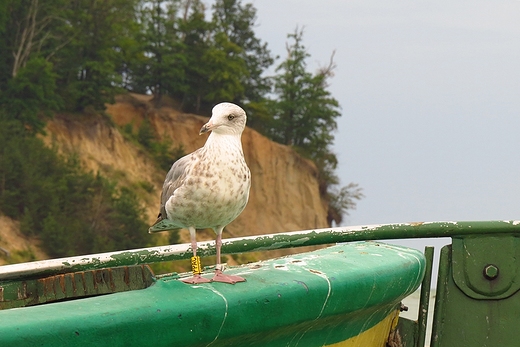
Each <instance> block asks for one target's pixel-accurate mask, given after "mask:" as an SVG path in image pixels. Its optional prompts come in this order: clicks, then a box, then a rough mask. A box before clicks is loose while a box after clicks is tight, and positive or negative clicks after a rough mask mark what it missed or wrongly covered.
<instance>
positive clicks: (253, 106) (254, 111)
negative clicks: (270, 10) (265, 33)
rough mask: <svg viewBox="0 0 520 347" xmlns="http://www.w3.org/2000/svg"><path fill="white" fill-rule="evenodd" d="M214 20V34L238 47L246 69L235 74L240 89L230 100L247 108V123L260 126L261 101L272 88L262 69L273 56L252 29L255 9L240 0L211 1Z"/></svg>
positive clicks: (261, 118)
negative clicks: (223, 36) (238, 93)
mask: <svg viewBox="0 0 520 347" xmlns="http://www.w3.org/2000/svg"><path fill="white" fill-rule="evenodd" d="M213 23H214V26H215V30H216V32H217V35H219V34H220V35H225V36H226V37H227V38H228V40H229V41H230V42H231V43H233V44H235V45H236V46H238V47H240V48H241V50H240V51H239V52H237V54H238V55H239V57H240V58H241V59H242V60H243V61H244V64H245V69H246V72H245V73H243V74H241V75H239V76H238V77H239V78H240V83H241V84H242V86H243V93H241V94H240V95H237V96H236V97H235V99H230V101H233V102H236V103H240V104H243V105H244V107H245V108H246V111H248V124H249V126H252V127H255V128H258V129H259V130H262V120H263V117H262V116H261V115H262V112H261V110H262V109H263V108H262V105H263V103H264V101H265V96H266V95H267V93H269V91H270V90H271V83H270V79H269V78H268V77H265V76H264V72H265V71H266V70H267V69H268V68H269V67H270V66H271V65H272V64H273V62H274V60H273V57H272V56H271V53H270V51H269V49H268V48H267V43H263V42H262V41H261V40H260V39H259V38H258V37H257V36H256V34H255V32H254V27H255V23H256V9H255V8H254V7H253V5H252V4H245V5H244V4H242V2H241V1H240V0H217V1H216V2H215V4H214V5H213ZM264 114H265V113H264Z"/></svg>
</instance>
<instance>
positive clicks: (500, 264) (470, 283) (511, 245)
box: [452, 235, 520, 299]
mask: <svg viewBox="0 0 520 347" xmlns="http://www.w3.org/2000/svg"><path fill="white" fill-rule="evenodd" d="M452 249H453V254H452V259H453V264H452V265H453V279H454V281H455V283H456V284H457V286H458V287H459V288H460V289H461V290H462V291H463V292H464V293H465V294H466V295H468V296H469V297H471V298H474V299H489V298H493V299H504V298H507V297H509V296H511V295H512V294H513V293H515V292H517V291H518V290H519V289H520V238H518V236H515V235H496V236H479V237H476V236H473V237H464V238H454V239H453V248H452Z"/></svg>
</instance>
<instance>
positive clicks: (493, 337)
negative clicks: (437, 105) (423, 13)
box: [0, 221, 520, 347]
mask: <svg viewBox="0 0 520 347" xmlns="http://www.w3.org/2000/svg"><path fill="white" fill-rule="evenodd" d="M519 235H520V222H519V221H496V222H434V223H407V224H387V225H376V226H362V227H346V228H330V229H320V230H308V231H298V232H291V233H283V234H272V235H262V236H254V237H245V238H236V239H227V240H224V243H223V246H222V251H223V253H228V254H230V253H241V252H250V251H262V250H273V249H281V248H289V247H299V246H309V245H324V244H335V245H333V246H330V247H327V248H324V249H320V250H317V251H313V252H308V253H301V254H296V255H291V256H286V257H281V258H277V259H271V260H266V261H260V262H256V263H251V264H245V265H241V266H236V267H231V268H228V269H227V270H226V272H227V273H230V274H234V275H240V276H242V277H244V278H246V280H247V281H246V282H242V283H237V284H235V285H230V284H225V283H203V284H197V285H189V284H185V283H183V282H181V281H179V280H178V279H179V278H182V277H184V276H189V275H190V274H168V275H157V276H156V275H154V274H153V273H152V271H151V270H150V268H149V267H148V266H147V264H150V263H154V262H160V261H171V260H177V259H189V258H190V256H191V249H190V246H189V245H188V244H183V245H172V246H165V247H155V248H146V249H138V250H129V251H122V252H113V253H103V254H95V255H87V256H79V257H72V258H63V259H52V260H46V261H38V262H32V263H24V264H15V265H6V266H1V267H0V346H364V347H372V346H374V347H375V346H377V347H384V346H390V347H396V346H404V347H408V346H414V347H419V346H424V344H425V336H426V325H427V314H428V308H429V301H428V298H429V296H430V295H429V294H430V283H431V270H432V264H433V248H432V247H426V249H425V252H424V253H422V252H420V251H417V250H414V249H410V248H407V247H402V246H395V245H390V244H386V243H383V242H380V241H377V242H376V241H374V240H385V239H402V238H433V237H451V238H452V244H450V245H448V246H445V247H443V249H442V250H441V257H440V260H439V276H438V286H437V294H436V295H437V296H436V301H435V310H434V318H433V322H432V324H433V328H432V330H433V332H432V337H431V344H430V346H432V347H434V346H442V347H444V346H517V345H518V341H517V340H518V338H517V337H516V325H517V323H518V319H519V317H520V316H519V315H518V312H520V307H519V306H520V294H518V291H519V289H520V280H518V276H517V274H518V273H519V272H520V270H519V267H518V266H517V263H516V262H517V259H520V254H519V252H520V245H519V243H518V236H519ZM199 246H200V252H199V253H200V255H201V256H206V255H211V254H214V252H215V245H214V242H200V243H199ZM211 272H212V269H211V268H207V269H206V270H205V272H204V273H207V275H208V276H211ZM203 276H205V275H204V274H203ZM421 284H422V285H421ZM419 286H421V299H420V304H419V312H418V320H417V321H412V320H409V319H406V318H403V317H401V316H400V312H401V310H403V309H405V308H404V306H403V305H402V304H401V301H402V300H403V299H404V298H406V297H407V296H409V295H410V294H412V293H413V292H414V291H415V290H416V289H417V288H418V287H419Z"/></svg>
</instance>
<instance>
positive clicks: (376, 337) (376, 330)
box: [327, 310, 399, 347]
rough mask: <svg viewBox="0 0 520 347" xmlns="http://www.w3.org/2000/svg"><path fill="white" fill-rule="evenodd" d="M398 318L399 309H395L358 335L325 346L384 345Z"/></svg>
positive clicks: (377, 346)
mask: <svg viewBox="0 0 520 347" xmlns="http://www.w3.org/2000/svg"><path fill="white" fill-rule="evenodd" d="M398 320H399V310H396V311H394V312H392V313H391V314H389V315H388V316H386V318H384V319H383V320H382V321H381V322H379V323H377V324H376V325H374V326H373V327H372V328H370V329H368V330H365V331H363V332H362V333H360V334H359V335H357V336H354V337H351V338H350V339H348V340H345V341H342V342H337V343H334V344H332V345H327V347H360V346H363V347H384V346H385V345H386V341H387V340H388V335H389V334H390V331H391V330H393V329H395V327H396V326H397V321H398Z"/></svg>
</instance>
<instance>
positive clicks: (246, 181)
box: [155, 103, 251, 283]
mask: <svg viewBox="0 0 520 347" xmlns="http://www.w3.org/2000/svg"><path fill="white" fill-rule="evenodd" d="M246 120H247V117H246V113H245V112H244V110H243V109H242V108H240V107H238V106H237V105H234V104H232V103H221V104H218V105H217V106H215V107H214V108H213V112H212V116H211V118H210V120H209V122H208V123H206V124H205V125H204V126H203V127H202V129H201V131H200V134H202V133H206V132H208V131H211V134H210V135H209V137H208V139H207V141H206V143H205V145H204V147H202V148H200V149H198V150H196V151H195V152H193V153H191V154H188V155H186V156H184V157H182V158H181V159H179V160H177V161H176V162H175V163H174V164H173V165H172V167H171V169H170V171H169V172H168V174H167V175H166V179H165V181H164V185H163V191H162V195H161V208H160V212H159V217H158V219H157V221H156V222H155V223H158V222H160V221H161V220H162V219H165V218H167V219H168V220H170V221H171V222H173V224H175V225H177V226H178V227H179V228H187V229H189V230H190V236H191V243H192V248H193V254H194V256H196V252H197V246H196V245H197V244H196V240H195V230H196V229H203V228H212V229H213V230H215V233H216V234H217V245H216V247H217V274H216V275H215V277H214V278H213V280H214V281H220V282H227V283H235V282H238V281H242V280H243V279H242V278H239V277H237V276H226V275H224V274H222V271H221V270H222V269H221V264H220V246H221V235H222V230H223V229H224V227H225V226H226V225H228V224H229V223H231V222H232V221H233V220H234V219H235V218H237V217H238V216H239V215H240V213H241V212H242V211H243V210H244V208H245V206H246V204H247V201H248V198H249V188H250V186H251V173H250V171H249V168H248V167H247V164H246V162H245V159H244V153H243V151H242V143H241V135H242V132H243V130H244V128H245V125H246ZM184 281H185V282H188V283H200V282H206V281H208V280H205V279H204V278H202V277H200V276H198V277H197V276H194V277H193V278H190V279H186V280H184Z"/></svg>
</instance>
